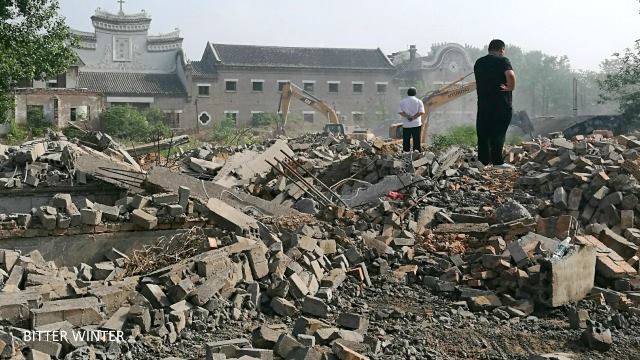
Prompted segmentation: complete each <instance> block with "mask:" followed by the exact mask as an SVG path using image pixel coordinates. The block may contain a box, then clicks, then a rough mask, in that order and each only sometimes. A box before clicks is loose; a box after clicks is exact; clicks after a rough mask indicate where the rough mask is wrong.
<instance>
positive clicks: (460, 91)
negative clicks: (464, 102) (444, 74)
mask: <svg viewBox="0 0 640 360" xmlns="http://www.w3.org/2000/svg"><path fill="white" fill-rule="evenodd" d="M470 75H473V73H470V74H467V75H465V76H463V77H461V78H459V79H457V80H456V81H454V82H452V83H450V84H447V85H445V86H443V87H441V88H440V89H438V90H435V91H432V92H430V93H429V94H427V95H425V96H424V97H423V98H422V102H423V103H424V115H422V129H421V139H422V142H425V140H426V138H427V128H428V127H429V115H430V114H431V112H432V111H433V109H435V108H437V107H440V106H442V105H444V104H447V103H449V102H451V101H453V100H455V99H457V98H459V97H462V96H464V95H467V94H469V93H471V92H473V91H475V90H476V82H475V81H472V82H468V83H464V82H463V81H464V79H466V78H467V77H469V76H470ZM389 137H390V138H392V139H402V123H396V124H393V125H391V126H390V127H389Z"/></svg>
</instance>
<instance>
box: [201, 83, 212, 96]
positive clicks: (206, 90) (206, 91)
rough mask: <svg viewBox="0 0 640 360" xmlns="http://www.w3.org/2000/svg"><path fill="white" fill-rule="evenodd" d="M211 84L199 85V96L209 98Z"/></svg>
mask: <svg viewBox="0 0 640 360" xmlns="http://www.w3.org/2000/svg"><path fill="white" fill-rule="evenodd" d="M210 88H211V85H210V84H198V96H209V90H210Z"/></svg>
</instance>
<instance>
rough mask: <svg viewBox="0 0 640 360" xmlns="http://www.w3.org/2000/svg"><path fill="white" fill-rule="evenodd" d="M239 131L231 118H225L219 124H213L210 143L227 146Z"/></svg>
mask: <svg viewBox="0 0 640 360" xmlns="http://www.w3.org/2000/svg"><path fill="white" fill-rule="evenodd" d="M238 131H239V129H238V128H236V123H235V121H234V120H233V119H232V118H227V117H225V118H224V119H223V120H222V121H221V122H220V123H218V124H215V125H214V126H213V128H212V132H211V141H213V142H219V143H223V144H229V143H231V141H232V140H233V138H234V137H236V135H237V134H238Z"/></svg>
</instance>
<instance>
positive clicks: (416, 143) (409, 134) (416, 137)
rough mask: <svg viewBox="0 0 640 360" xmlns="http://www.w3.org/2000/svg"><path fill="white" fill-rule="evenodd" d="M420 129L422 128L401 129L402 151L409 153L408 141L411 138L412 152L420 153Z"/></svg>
mask: <svg viewBox="0 0 640 360" xmlns="http://www.w3.org/2000/svg"><path fill="white" fill-rule="evenodd" d="M420 129H422V126H416V127H412V128H402V151H405V152H406V151H409V150H410V149H411V147H410V146H409V140H410V139H411V138H413V150H417V151H420V135H421V134H420Z"/></svg>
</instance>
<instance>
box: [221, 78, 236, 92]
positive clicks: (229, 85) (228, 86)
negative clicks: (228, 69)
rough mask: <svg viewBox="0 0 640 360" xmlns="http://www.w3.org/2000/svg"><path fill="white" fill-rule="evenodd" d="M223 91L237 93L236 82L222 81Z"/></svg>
mask: <svg viewBox="0 0 640 360" xmlns="http://www.w3.org/2000/svg"><path fill="white" fill-rule="evenodd" d="M224 90H225V91H228V92H236V91H238V80H236V79H234V80H225V81H224Z"/></svg>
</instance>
